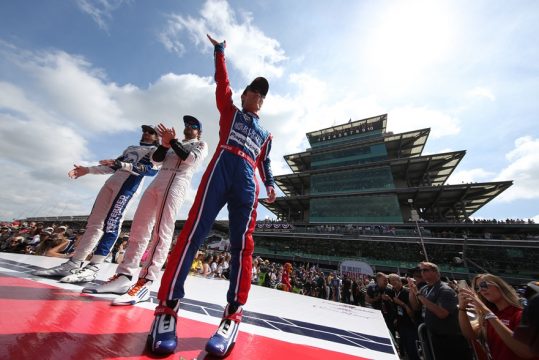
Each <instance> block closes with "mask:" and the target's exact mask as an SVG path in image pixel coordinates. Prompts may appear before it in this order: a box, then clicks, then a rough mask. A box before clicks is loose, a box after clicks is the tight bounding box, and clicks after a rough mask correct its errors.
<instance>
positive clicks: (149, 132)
mask: <svg viewBox="0 0 539 360" xmlns="http://www.w3.org/2000/svg"><path fill="white" fill-rule="evenodd" d="M142 133H143V134H144V133H146V134H150V135H157V133H156V132H155V131H154V130H148V129H144V130H142Z"/></svg>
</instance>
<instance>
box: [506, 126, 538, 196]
mask: <svg viewBox="0 0 539 360" xmlns="http://www.w3.org/2000/svg"><path fill="white" fill-rule="evenodd" d="M506 159H507V161H509V166H507V167H505V168H504V169H503V170H502V171H501V172H500V173H499V174H498V176H497V177H496V181H503V180H513V181H514V184H513V186H511V187H510V188H509V189H508V190H506V191H505V192H504V193H502V194H501V195H500V200H503V201H513V200H517V199H537V198H539V139H537V138H533V137H531V136H524V137H520V138H518V139H516V140H515V148H514V149H513V150H511V151H510V152H509V153H508V154H507V155H506Z"/></svg>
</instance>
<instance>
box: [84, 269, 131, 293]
mask: <svg viewBox="0 0 539 360" xmlns="http://www.w3.org/2000/svg"><path fill="white" fill-rule="evenodd" d="M131 283H132V281H131V280H130V279H129V278H128V277H127V276H125V275H124V274H114V276H112V277H111V278H110V279H108V280H107V282H105V283H103V284H101V285H97V286H88V287H85V288H84V289H82V292H83V293H87V294H120V295H121V294H125V293H126V292H127V291H128V290H129V289H130V288H131Z"/></svg>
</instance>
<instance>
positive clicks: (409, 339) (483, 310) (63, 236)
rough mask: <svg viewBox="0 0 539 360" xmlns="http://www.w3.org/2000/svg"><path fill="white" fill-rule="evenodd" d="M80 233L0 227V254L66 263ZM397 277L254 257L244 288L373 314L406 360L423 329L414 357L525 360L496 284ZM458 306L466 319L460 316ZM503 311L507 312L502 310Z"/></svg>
mask: <svg viewBox="0 0 539 360" xmlns="http://www.w3.org/2000/svg"><path fill="white" fill-rule="evenodd" d="M83 233H84V229H70V228H68V227H67V226H65V225H53V226H50V227H45V226H44V225H43V224H41V223H34V222H30V223H21V224H18V225H12V224H5V225H3V226H2V227H1V231H0V251H3V252H13V253H21V254H36V255H44V256H52V257H63V258H67V257H69V256H70V254H71V252H72V251H73V249H74V247H75V246H76V244H77V241H78V239H80V237H81V236H82V234H83ZM128 238H129V234H127V233H124V234H122V235H121V237H120V240H119V241H118V242H117V244H116V246H115V247H114V249H113V251H112V252H111V254H110V255H109V257H108V261H109V262H115V263H119V262H121V261H122V259H123V255H124V253H125V249H126V247H127V243H128ZM142 261H144V258H143V259H142ZM229 264H230V253H228V252H226V251H214V250H209V249H206V250H200V251H199V252H198V254H197V256H196V258H195V260H194V261H193V263H192V266H191V273H192V274H193V275H195V276H202V277H206V278H213V279H223V280H226V279H228V276H229V270H230V269H229ZM401 275H402V274H389V275H387V274H384V273H377V274H376V276H367V275H363V274H353V273H344V274H342V273H340V272H339V271H335V270H328V269H322V268H320V267H319V266H317V265H314V264H309V263H299V262H294V263H290V262H285V263H279V262H273V261H270V260H268V259H265V260H264V259H262V258H261V257H256V258H254V259H253V266H252V274H251V282H252V284H253V285H258V286H263V287H269V288H274V289H276V290H282V291H289V292H294V293H297V294H302V295H305V296H311V297H316V298H320V299H324V300H331V301H336V302H340V303H345V304H349V305H356V306H364V307H369V308H373V309H377V310H380V311H381V312H382V315H383V317H384V320H385V322H386V325H387V327H388V329H389V331H390V332H391V334H392V335H393V336H394V338H395V339H397V343H398V349H399V353H400V355H401V356H403V357H404V356H406V358H407V359H419V356H420V354H419V353H418V348H417V346H416V342H417V341H418V339H419V337H418V334H419V333H420V330H419V328H418V327H419V325H420V324H422V323H424V324H425V328H426V330H425V331H426V334H427V336H428V337H429V339H430V344H431V345H432V347H431V348H429V346H428V345H427V344H426V343H424V344H423V347H424V348H423V349H422V350H420V351H423V352H425V351H430V352H431V353H434V354H437V356H438V357H440V356H441V355H440V354H443V356H446V357H447V358H454V357H453V356H454V355H457V351H458V356H460V357H459V358H462V359H464V358H469V357H468V356H471V353H472V352H475V353H476V354H480V355H481V354H482V355H485V354H487V355H488V356H491V358H492V359H498V358H499V359H501V358H504V357H503V356H508V355H507V354H510V355H511V356H514V357H511V358H514V359H521V358H529V357H528V356H529V355H530V353H529V351H527V350H526V348H525V347H523V346H521V345H520V344H519V343H517V342H514V341H513V340H512V336H511V335H512V332H513V331H514V328H515V327H516V326H517V325H518V323H519V321H520V317H521V315H522V305H521V304H522V302H523V301H524V299H523V298H522V296H519V294H521V293H518V292H516V291H515V289H513V288H512V287H511V286H509V285H508V284H507V283H505V282H504V281H503V279H501V278H499V277H497V276H494V275H490V274H481V275H478V276H476V278H475V279H474V280H473V281H472V283H471V284H470V286H467V285H462V284H457V282H456V281H454V280H449V279H447V278H442V277H441V276H440V272H439V270H438V267H437V265H436V264H433V263H428V262H422V263H420V264H419V265H418V266H417V267H416V268H414V269H410V270H409V271H408V273H407V274H404V275H405V277H402V276H401ZM457 294H458V297H457ZM457 304H459V305H460V310H463V311H465V313H463V312H459V307H457ZM507 304H509V306H510V309H511V311H510V312H509V311H508V310H504V309H505V307H506V306H508V305H507ZM464 314H466V316H465V315H464ZM506 318H507V319H506ZM490 320H493V321H490ZM459 327H460V330H459ZM449 331H451V333H448V332H449ZM485 334H487V335H488V336H487V337H486V336H485ZM508 334H509V335H508ZM448 339H449V340H448ZM487 340H488V342H487ZM457 344H458V345H457ZM499 354H502V355H499ZM423 355H424V354H423ZM443 356H442V358H444V357H443ZM500 356H502V357H500ZM438 357H437V358H438Z"/></svg>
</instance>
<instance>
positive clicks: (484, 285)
mask: <svg viewBox="0 0 539 360" xmlns="http://www.w3.org/2000/svg"><path fill="white" fill-rule="evenodd" d="M489 285H492V286H497V285H496V284H495V283H493V282H490V281H485V280H483V281H481V282H480V283H479V286H478V287H476V288H475V291H476V292H479V291H480V290H481V289H482V290H487V289H488V287H489Z"/></svg>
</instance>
